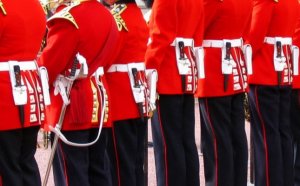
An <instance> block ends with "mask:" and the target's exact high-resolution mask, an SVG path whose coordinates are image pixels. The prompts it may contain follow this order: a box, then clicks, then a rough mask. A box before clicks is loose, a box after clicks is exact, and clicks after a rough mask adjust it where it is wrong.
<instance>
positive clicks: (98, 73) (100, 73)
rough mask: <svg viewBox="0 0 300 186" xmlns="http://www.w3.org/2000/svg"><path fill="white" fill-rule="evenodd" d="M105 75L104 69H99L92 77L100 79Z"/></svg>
mask: <svg viewBox="0 0 300 186" xmlns="http://www.w3.org/2000/svg"><path fill="white" fill-rule="evenodd" d="M103 75H104V69H103V67H98V68H97V70H96V71H95V72H94V73H93V74H92V76H95V77H99V76H103Z"/></svg>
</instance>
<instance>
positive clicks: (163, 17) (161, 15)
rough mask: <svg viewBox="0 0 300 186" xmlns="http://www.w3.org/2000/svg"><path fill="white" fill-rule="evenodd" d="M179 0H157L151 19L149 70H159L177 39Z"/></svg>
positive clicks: (147, 57) (147, 55)
mask: <svg viewBox="0 0 300 186" xmlns="http://www.w3.org/2000/svg"><path fill="white" fill-rule="evenodd" d="M176 6H178V5H177V0H173V1H165V0H163V1H161V0H156V1H154V4H153V9H152V15H151V18H150V23H149V29H150V43H149V46H148V49H147V52H146V66H147V68H156V69H158V68H159V66H160V64H161V63H162V62H163V59H164V57H165V51H166V49H168V47H170V45H171V43H172V42H173V40H174V39H175V37H176V32H177V25H178V23H177V20H178V19H177V16H178V13H177V11H176Z"/></svg>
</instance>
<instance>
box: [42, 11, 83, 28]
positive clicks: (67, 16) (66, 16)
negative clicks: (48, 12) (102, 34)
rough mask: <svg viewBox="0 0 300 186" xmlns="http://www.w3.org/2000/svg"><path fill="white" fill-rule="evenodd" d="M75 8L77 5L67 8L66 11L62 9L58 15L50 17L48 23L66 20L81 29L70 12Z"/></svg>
mask: <svg viewBox="0 0 300 186" xmlns="http://www.w3.org/2000/svg"><path fill="white" fill-rule="evenodd" d="M75 6H77V5H73V6H68V7H65V8H64V9H62V10H61V11H59V12H58V13H56V14H54V15H53V16H52V17H50V18H49V19H48V21H47V22H50V21H52V20H54V19H66V20H68V21H70V22H71V23H72V24H73V25H74V26H75V27H76V28H77V29H79V27H78V25H77V23H76V21H75V19H74V17H73V16H72V14H71V13H70V12H69V11H70V10H71V9H72V8H73V7H75Z"/></svg>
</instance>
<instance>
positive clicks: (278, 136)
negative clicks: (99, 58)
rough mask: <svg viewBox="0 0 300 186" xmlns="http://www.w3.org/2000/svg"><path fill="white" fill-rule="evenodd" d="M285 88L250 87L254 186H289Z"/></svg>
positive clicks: (287, 97)
mask: <svg viewBox="0 0 300 186" xmlns="http://www.w3.org/2000/svg"><path fill="white" fill-rule="evenodd" d="M290 96H291V87H289V86H259V85H252V86H250V93H249V104H250V111H251V130H252V132H251V134H252V136H251V137H252V138H253V145H254V179H255V181H254V183H255V186H292V185H293V147H292V135H291V130H290V100H291V99H290Z"/></svg>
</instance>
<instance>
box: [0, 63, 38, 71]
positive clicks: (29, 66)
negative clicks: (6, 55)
mask: <svg viewBox="0 0 300 186" xmlns="http://www.w3.org/2000/svg"><path fill="white" fill-rule="evenodd" d="M9 62H17V63H18V65H19V66H20V70H36V69H37V66H36V63H35V61H8V62H0V71H9Z"/></svg>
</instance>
